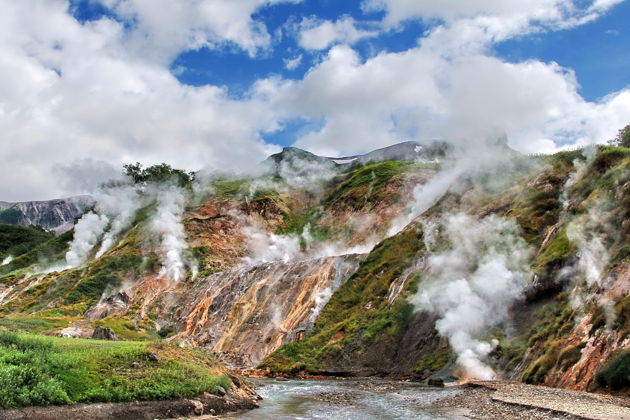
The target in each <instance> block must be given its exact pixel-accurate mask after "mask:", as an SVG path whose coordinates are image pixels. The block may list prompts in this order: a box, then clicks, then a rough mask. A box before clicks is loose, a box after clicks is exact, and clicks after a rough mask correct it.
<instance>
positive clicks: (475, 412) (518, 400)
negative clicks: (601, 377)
mask: <svg viewBox="0 0 630 420" xmlns="http://www.w3.org/2000/svg"><path fill="white" fill-rule="evenodd" d="M629 405H630V401H629V400H627V399H624V398H619V397H613V396H609V395H599V394H591V393H587V392H579V391H568V390H564V389H556V388H548V387H543V386H534V385H526V384H519V383H503V382H487V383H484V382H473V383H470V384H468V385H464V386H462V387H461V392H460V393H458V394H457V395H454V396H450V397H446V398H444V399H441V400H439V401H438V402H436V403H435V405H434V406H436V407H443V408H453V409H464V410H465V414H466V416H467V417H470V418H474V419H484V420H495V419H496V420H499V419H524V420H534V419H535V420H539V419H540V420H543V419H549V420H551V419H557V420H565V419H566V420H573V419H591V420H613V419H614V420H630V408H628V406H629Z"/></svg>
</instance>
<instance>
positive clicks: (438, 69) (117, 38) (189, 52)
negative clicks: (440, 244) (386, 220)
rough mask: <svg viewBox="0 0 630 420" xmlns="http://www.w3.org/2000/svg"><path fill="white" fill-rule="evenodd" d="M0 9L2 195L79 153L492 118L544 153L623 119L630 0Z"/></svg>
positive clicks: (340, 139)
mask: <svg viewBox="0 0 630 420" xmlns="http://www.w3.org/2000/svg"><path fill="white" fill-rule="evenodd" d="M0 17H2V18H3V20H2V30H0V49H1V50H2V51H3V58H4V61H0V104H1V109H0V111H2V112H0V127H3V131H4V132H6V133H11V136H12V142H11V147H9V148H7V149H6V150H3V151H1V152H0V153H4V154H6V156H4V159H3V161H4V162H8V163H7V164H6V167H5V168H3V170H2V171H0V175H1V176H0V199H9V200H10V199H33V198H47V197H48V196H50V195H61V194H64V191H65V193H69V192H76V188H74V189H71V188H69V187H65V186H61V185H59V184H58V183H57V181H56V180H55V176H54V174H55V173H58V172H59V168H63V167H66V166H68V165H75V164H76V165H79V166H81V165H86V162H93V163H94V162H96V163H94V164H98V165H99V167H100V168H105V167H107V165H110V166H111V167H112V168H114V169H115V170H116V171H118V169H117V168H119V167H120V164H121V162H123V163H125V162H135V161H140V162H142V163H144V164H153V163H159V162H163V161H167V162H169V163H171V164H173V165H175V166H178V167H182V168H186V169H189V170H199V169H202V168H203V169H218V168H220V169H224V168H226V167H228V168H233V169H235V170H238V169H243V168H248V167H251V162H252V161H256V162H257V161H260V160H263V159H264V158H265V157H266V156H267V155H269V154H271V153H274V152H277V151H278V150H280V148H281V147H283V146H290V145H291V146H296V147H301V148H304V149H307V150H310V151H312V152H315V153H319V154H322V155H328V156H333V155H349V154H355V153H361V152H367V151H369V150H373V149H375V148H379V147H384V146H387V145H390V144H393V143H396V142H400V141H406V140H415V141H420V142H422V141H428V140H431V139H435V138H441V139H446V140H448V141H452V142H455V143H462V144H465V143H467V142H470V141H472V140H471V139H475V138H477V137H481V136H488V135H494V133H504V134H505V135H506V136H507V138H508V141H509V144H510V146H511V147H513V148H514V149H516V150H518V151H521V152H524V153H540V152H544V153H549V152H554V151H557V150H560V149H563V148H571V147H576V146H583V145H586V144H593V143H603V142H605V141H607V140H608V139H610V138H611V137H613V136H614V135H615V133H616V132H617V130H618V129H619V128H621V127H623V126H624V125H626V124H628V123H630V48H628V46H630V29H629V28H630V25H628V24H627V22H628V21H629V20H630V0H527V1H525V0H467V1H459V0H441V1H439V2H436V1H434V0H359V1H339V0H301V1H300V0H243V1H219V0H177V1H176V0H21V1H19V2H18V1H15V2H13V1H8V2H0ZM18 174H19V175H18ZM25 179H27V180H28V181H27V183H26V184H25V182H24V180H25ZM51 191H56V193H55V194H53V193H51Z"/></svg>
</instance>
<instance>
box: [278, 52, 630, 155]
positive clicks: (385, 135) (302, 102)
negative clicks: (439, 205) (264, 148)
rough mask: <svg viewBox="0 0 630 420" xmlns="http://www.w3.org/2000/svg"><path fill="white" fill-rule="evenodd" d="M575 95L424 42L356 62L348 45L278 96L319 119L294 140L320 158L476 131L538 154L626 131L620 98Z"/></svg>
mask: <svg viewBox="0 0 630 420" xmlns="http://www.w3.org/2000/svg"><path fill="white" fill-rule="evenodd" d="M427 41H430V40H427ZM578 87H579V86H578V84H577V82H576V80H575V77H574V75H573V73H572V72H570V71H567V70H565V69H563V68H561V67H560V66H559V65H557V64H555V63H543V62H540V61H526V62H522V63H506V62H504V61H501V60H500V59H498V58H494V57H490V56H486V55H483V54H482V53H481V52H479V51H474V50H472V52H471V53H470V54H466V55H461V54H460V55H458V56H457V57H453V56H451V55H444V54H441V50H439V49H436V48H435V47H434V45H433V44H432V43H431V42H427V43H426V46H421V47H418V48H415V49H412V50H408V51H405V52H402V53H382V54H379V55H378V56H376V57H374V58H371V59H369V60H367V61H365V62H361V60H360V59H359V57H358V55H357V53H356V52H355V51H353V50H352V49H350V48H349V47H345V46H338V47H334V48H333V49H332V50H331V51H330V53H329V54H328V57H327V58H326V59H325V60H324V61H323V62H322V63H321V64H319V65H318V66H317V67H315V68H314V69H312V70H311V71H310V72H309V73H308V74H307V75H306V77H305V78H304V80H303V81H301V82H298V83H295V84H293V85H292V86H291V87H290V88H289V89H285V90H284V91H283V93H282V95H283V98H284V99H283V101H284V102H283V103H284V105H285V106H286V107H287V108H290V109H293V110H295V111H296V112H299V113H300V114H301V115H303V116H306V117H309V118H312V119H324V120H325V122H326V123H325V124H324V126H323V127H322V128H321V130H319V131H315V132H311V133H308V134H306V135H304V136H303V137H301V138H300V139H299V140H298V141H297V145H298V146H299V147H304V148H307V149H309V150H314V151H316V152H318V153H322V154H327V155H329V154H333V153H334V151H335V150H336V151H339V149H341V152H342V153H345V152H354V151H357V150H369V149H373V148H375V147H381V146H385V145H388V144H393V143H396V142H398V141H401V140H407V139H417V140H423V139H430V138H435V137H446V138H450V139H462V140H463V141H465V139H466V138H467V137H470V136H471V133H474V132H476V131H478V130H486V129H498V130H501V131H505V132H506V133H507V135H508V138H509V139H510V144H511V145H512V147H514V148H516V149H518V150H520V151H523V152H540V151H554V150H557V148H558V147H561V146H562V145H564V144H565V143H567V144H591V143H594V142H603V141H605V140H606V139H608V138H611V137H612V136H614V133H615V132H616V130H617V129H618V127H621V126H623V125H625V124H626V123H627V119H628V115H630V90H623V91H621V92H618V93H616V94H612V95H610V96H609V97H606V98H604V99H602V100H601V101H600V102H597V103H594V102H588V101H586V100H584V99H583V98H582V97H581V96H580V95H579V93H578Z"/></svg>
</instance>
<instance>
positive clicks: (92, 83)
mask: <svg viewBox="0 0 630 420" xmlns="http://www.w3.org/2000/svg"><path fill="white" fill-rule="evenodd" d="M67 7H68V4H67V2H65V1H61V0H47V1H41V0H39V1H38V0H24V1H20V2H6V1H3V2H0V49H1V50H2V51H3V53H2V55H0V133H2V134H1V135H2V143H3V147H2V148H0V159H1V160H2V162H3V170H2V177H1V181H0V194H1V196H2V198H3V199H5V200H27V199H46V198H52V197H55V196H59V195H64V194H69V193H77V192H80V191H76V190H68V189H65V188H62V186H60V185H58V183H57V182H56V180H55V177H53V176H51V168H52V167H54V166H55V165H56V164H58V163H67V162H70V161H73V160H77V159H83V158H89V157H92V158H95V159H99V160H101V161H105V162H108V163H110V164H112V165H115V166H116V167H120V165H121V163H122V162H130V161H136V160H138V161H140V162H143V163H157V162H160V161H168V162H169V163H171V164H173V165H174V166H178V167H184V168H187V169H199V168H201V167H210V168H225V167H226V166H227V167H229V168H230V169H231V168H237V167H238V166H239V165H240V166H241V167H246V166H251V164H252V162H256V161H258V160H262V159H264V158H265V156H266V155H267V154H269V153H270V152H272V151H275V150H277V148H275V147H272V146H269V145H266V144H265V143H264V142H262V141H261V140H260V134H259V133H260V132H261V131H264V130H270V129H273V128H274V127H275V126H276V118H277V116H276V115H275V112H274V111H273V110H272V109H271V108H269V107H268V106H267V101H266V100H265V99H264V98H260V97H257V95H256V94H252V95H251V96H249V97H247V98H245V99H242V100H233V99H230V98H228V96H227V94H226V92H225V90H224V89H222V88H218V87H214V86H205V87H200V88H195V87H190V86H184V85H182V84H180V83H179V82H178V81H177V80H176V79H175V78H174V77H173V75H171V74H170V73H169V71H168V68H167V67H165V66H160V65H157V64H154V63H153V62H151V61H148V62H147V61H143V60H141V58H139V57H137V56H136V55H135V52H133V51H132V52H130V51H129V50H128V49H127V48H126V45H125V32H124V30H123V28H122V26H121V24H120V23H118V22H116V21H113V20H110V19H101V20H98V21H94V22H90V23H86V24H85V25H81V24H80V23H79V22H77V21H76V20H75V19H74V18H73V17H72V16H70V15H69V14H68V13H67ZM6 145H8V146H6Z"/></svg>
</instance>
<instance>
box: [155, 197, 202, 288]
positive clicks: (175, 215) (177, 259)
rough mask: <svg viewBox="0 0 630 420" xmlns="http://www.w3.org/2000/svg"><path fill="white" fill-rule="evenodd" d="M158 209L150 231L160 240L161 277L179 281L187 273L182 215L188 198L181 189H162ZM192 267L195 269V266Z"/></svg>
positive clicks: (186, 244)
mask: <svg viewBox="0 0 630 420" xmlns="http://www.w3.org/2000/svg"><path fill="white" fill-rule="evenodd" d="M157 202H158V205H157V209H156V213H155V215H154V216H153V219H152V220H151V224H150V229H151V231H152V232H153V233H155V234H156V235H158V236H159V238H160V256H161V259H162V269H161V271H160V275H161V276H168V277H169V278H170V279H172V280H175V281H179V280H181V279H182V278H183V276H184V274H185V272H186V266H187V262H186V258H185V253H186V251H187V250H188V243H187V242H186V231H185V230H184V225H183V223H182V215H183V213H184V206H185V204H186V197H185V196H184V193H183V192H182V190H181V189H180V188H176V187H162V188H161V189H160V190H159V191H158V192H157ZM191 266H193V267H194V264H192V265H191Z"/></svg>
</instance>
